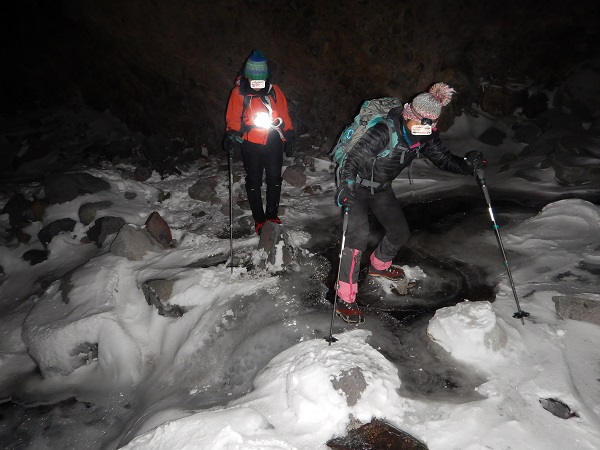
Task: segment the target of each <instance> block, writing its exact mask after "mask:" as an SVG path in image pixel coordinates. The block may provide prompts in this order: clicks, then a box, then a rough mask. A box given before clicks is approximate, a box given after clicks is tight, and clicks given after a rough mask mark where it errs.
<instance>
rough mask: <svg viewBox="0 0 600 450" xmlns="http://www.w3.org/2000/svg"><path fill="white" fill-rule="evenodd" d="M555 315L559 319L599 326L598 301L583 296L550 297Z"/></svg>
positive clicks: (599, 312)
mask: <svg viewBox="0 0 600 450" xmlns="http://www.w3.org/2000/svg"><path fill="white" fill-rule="evenodd" d="M552 301H553V302H554V307H555V309H556V314H558V316H559V317H560V318H561V319H571V320H579V321H580V322H588V323H593V324H596V325H600V299H592V298H590V297H586V296H583V295H556V296H554V297H552Z"/></svg>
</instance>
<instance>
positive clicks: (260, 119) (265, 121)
mask: <svg viewBox="0 0 600 450" xmlns="http://www.w3.org/2000/svg"><path fill="white" fill-rule="evenodd" d="M254 125H256V126H257V127H258V128H265V129H266V128H269V127H270V126H271V118H270V117H269V113H266V112H259V113H256V115H255V116H254Z"/></svg>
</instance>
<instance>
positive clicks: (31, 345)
mask: <svg viewBox="0 0 600 450" xmlns="http://www.w3.org/2000/svg"><path fill="white" fill-rule="evenodd" d="M99 302H100V303H99V304H98V305H96V307H95V308H93V309H90V305H87V307H86V308H82V305H81V303H80V302H79V301H78V299H77V298H73V299H72V301H71V302H69V304H65V303H64V302H63V301H62V292H61V291H60V289H58V288H50V292H49V293H47V294H46V295H45V296H44V297H42V298H41V299H40V300H39V301H38V302H37V303H36V304H35V306H34V307H33V308H32V310H31V311H30V313H29V315H28V316H27V318H26V319H25V320H24V322H23V331H22V334H21V336H22V338H23V342H24V343H25V345H26V347H27V351H28V352H29V355H30V356H31V357H32V358H33V360H34V361H35V362H36V364H37V365H38V367H39V369H40V372H41V373H42V375H43V376H44V377H56V376H65V375H69V374H70V373H72V372H73V371H75V370H76V369H78V368H79V367H81V366H84V365H86V364H89V363H90V362H92V361H93V360H94V359H98V361H97V363H101V364H102V365H105V364H107V361H110V362H111V364H114V365H115V367H128V368H129V369H128V370H129V371H130V373H129V375H132V372H135V364H133V363H132V362H131V355H136V354H139V348H138V347H137V345H136V343H135V342H134V341H133V339H132V338H131V336H130V335H129V333H128V332H127V331H126V330H125V329H123V328H122V326H121V325H120V323H121V321H120V320H118V318H117V316H116V312H115V305H114V304H112V303H110V302H106V301H105V300H104V299H99ZM129 375H128V376H127V378H128V377H129Z"/></svg>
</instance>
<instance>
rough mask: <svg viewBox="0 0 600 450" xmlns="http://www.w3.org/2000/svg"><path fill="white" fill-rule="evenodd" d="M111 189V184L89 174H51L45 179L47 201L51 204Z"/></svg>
mask: <svg viewBox="0 0 600 450" xmlns="http://www.w3.org/2000/svg"><path fill="white" fill-rule="evenodd" d="M108 189H110V184H109V183H108V182H107V181H105V180H102V179H100V178H98V177H95V176H93V175H90V174H89V173H84V172H77V173H59V174H51V175H49V176H47V177H46V178H45V179H44V190H45V193H46V199H47V200H48V202H49V203H50V204H57V203H64V202H68V201H71V200H73V199H75V198H77V197H79V196H80V195H85V194H95V193H96V192H100V191H105V190H108Z"/></svg>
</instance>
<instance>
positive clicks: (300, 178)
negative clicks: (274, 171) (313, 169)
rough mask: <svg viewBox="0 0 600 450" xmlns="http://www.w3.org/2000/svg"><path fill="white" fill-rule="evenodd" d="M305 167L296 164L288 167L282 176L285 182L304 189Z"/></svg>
mask: <svg viewBox="0 0 600 450" xmlns="http://www.w3.org/2000/svg"><path fill="white" fill-rule="evenodd" d="M304 170H305V168H304V166H303V165H300V164H295V165H291V166H288V167H287V168H286V169H285V170H284V171H283V174H282V177H283V179H284V181H285V182H286V183H288V184H291V185H292V186H294V187H303V186H304V185H305V184H306V175H305V174H304Z"/></svg>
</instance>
